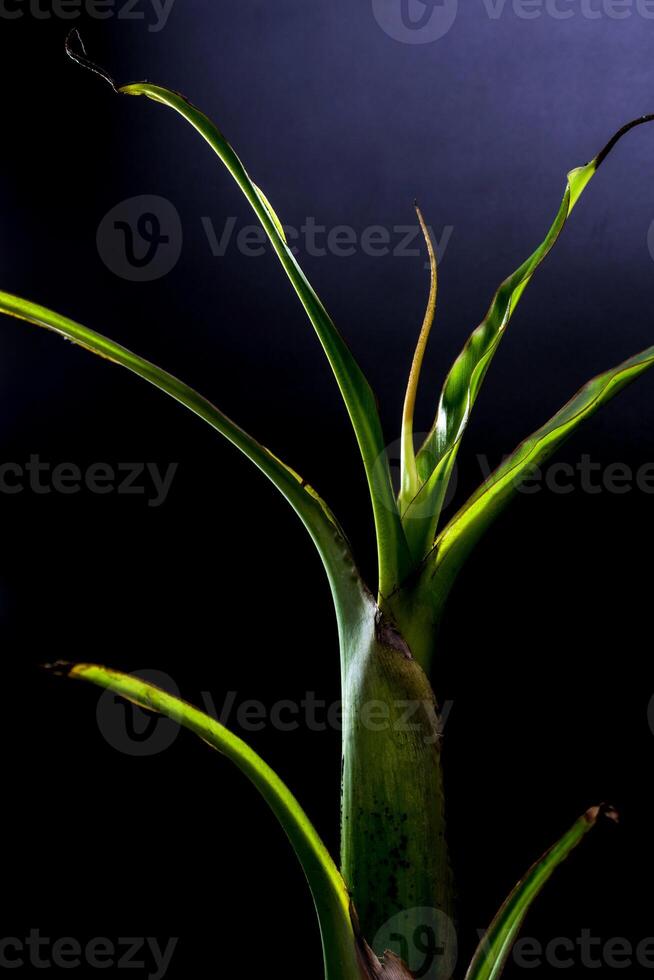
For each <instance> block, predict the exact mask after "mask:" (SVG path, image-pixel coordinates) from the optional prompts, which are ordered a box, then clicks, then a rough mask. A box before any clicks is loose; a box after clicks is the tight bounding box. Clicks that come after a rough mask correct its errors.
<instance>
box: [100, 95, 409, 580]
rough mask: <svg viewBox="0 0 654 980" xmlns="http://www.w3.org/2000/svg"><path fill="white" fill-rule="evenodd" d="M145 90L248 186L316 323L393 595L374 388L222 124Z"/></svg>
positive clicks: (388, 503)
mask: <svg viewBox="0 0 654 980" xmlns="http://www.w3.org/2000/svg"><path fill="white" fill-rule="evenodd" d="M119 91H120V92H122V93H124V94H126V95H145V96H147V97H148V98H150V99H153V100H154V101H155V102H160V103H162V104H163V105H166V106H168V107H169V108H171V109H174V110H175V111H176V112H178V113H179V114H180V115H181V116H182V117H183V118H184V119H185V120H186V121H187V122H188V123H190V124H191V126H193V128H194V129H196V130H197V131H198V133H200V135H201V136H202V137H203V138H204V139H205V140H206V142H207V143H208V144H209V146H210V147H211V148H212V150H213V151H214V152H215V153H216V155H217V156H218V157H219V159H220V160H221V161H222V162H223V163H224V165H225V166H226V167H227V169H228V171H229V172H230V174H231V175H232V177H233V178H234V180H235V181H236V183H237V184H238V186H239V187H240V189H241V190H242V191H243V194H244V195H245V197H246V198H247V200H248V201H249V203H250V205H251V206H252V208H253V210H254V212H255V214H256V215H257V217H258V219H259V221H260V222H261V224H262V226H263V228H264V230H265V232H266V234H267V235H268V238H269V239H270V241H271V243H272V246H273V248H274V250H275V252H276V254H277V256H278V258H279V260H280V262H281V264H282V266H283V268H284V270H285V272H286V274H287V276H288V278H289V279H290V281H291V283H292V284H293V287H294V289H295V291H296V293H297V295H298V296H299V298H300V300H301V302H302V305H303V306H304V308H305V310H306V312H307V315H308V317H309V319H310V321H311V323H312V324H313V327H314V329H315V331H316V334H317V335H318V338H319V340H320V342H321V344H322V346H323V349H324V351H325V354H326V355H327V358H328V360H329V363H330V365H331V368H332V370H333V372H334V375H335V377H336V381H337V382H338V386H339V388H340V390H341V394H342V396H343V400H344V402H345V405H346V407H347V410H348V413H349V416H350V419H351V422H352V426H353V428H354V432H355V434H356V437H357V441H358V443H359V449H360V452H361V456H362V459H363V464H364V467H365V471H366V476H367V479H368V485H369V489H370V496H371V500H372V507H373V512H374V517H375V526H376V532H377V549H378V561H379V590H380V592H381V594H382V595H387V594H389V593H390V592H391V591H392V589H393V588H394V587H395V586H396V585H397V584H398V583H399V582H400V581H402V579H403V578H404V577H405V576H406V574H407V573H408V570H409V551H408V547H407V543H406V540H405V537H404V532H403V530H402V524H401V521H400V516H399V511H398V508H397V503H396V501H395V496H394V493H393V487H392V482H391V477H390V468H389V465H388V456H387V452H386V448H385V441H384V435H383V432H382V428H381V422H380V420H379V413H378V411H377V403H376V400H375V396H374V394H373V392H372V389H371V387H370V385H369V383H368V381H367V379H366V377H365V375H364V374H363V372H362V370H361V368H360V367H359V365H358V364H357V362H356V360H355V359H354V357H353V356H352V353H351V352H350V350H349V348H348V347H347V345H346V343H345V341H344V340H343V338H342V337H341V335H340V333H339V332H338V330H337V329H336V327H335V325H334V323H333V321H332V319H331V317H330V316H329V314H328V313H327V311H326V309H325V307H324V306H323V304H322V302H321V300H320V299H319V297H318V296H317V294H316V292H315V290H314V289H313V287H312V286H311V284H310V283H309V281H308V279H307V278H306V276H305V274H304V272H303V271H302V269H301V268H300V266H299V264H298V262H297V259H296V258H295V256H294V254H293V252H292V251H291V249H290V248H289V246H288V244H287V242H286V241H285V238H284V233H283V230H282V225H281V221H280V219H279V218H278V216H277V215H276V214H275V212H274V211H273V209H272V206H271V205H270V202H269V201H268V199H267V198H266V197H265V196H264V194H263V192H262V191H261V190H260V189H259V188H258V187H257V186H256V185H255V184H254V183H253V181H252V179H251V178H250V176H249V174H248V173H247V171H246V169H245V167H244V166H243V163H242V162H241V160H240V159H239V157H238V156H237V154H236V153H235V151H234V149H233V148H232V147H231V146H230V144H229V143H228V142H227V140H226V139H225V137H224V136H223V134H222V133H221V132H220V130H219V129H218V128H217V126H216V125H215V124H214V123H213V122H212V121H211V120H210V119H209V118H208V117H207V116H206V115H205V114H204V113H203V112H201V111H200V110H199V109H197V108H196V107H195V106H193V105H191V103H190V102H189V101H188V100H187V99H185V98H184V97H183V96H181V95H179V94H178V93H176V92H171V91H169V90H168V89H166V88H162V87H161V86H159V85H150V84H148V83H146V82H139V83H136V84H132V85H125V86H123V87H122V88H120V89H119Z"/></svg>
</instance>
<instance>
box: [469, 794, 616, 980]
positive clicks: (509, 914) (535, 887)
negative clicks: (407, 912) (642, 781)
mask: <svg viewBox="0 0 654 980" xmlns="http://www.w3.org/2000/svg"><path fill="white" fill-rule="evenodd" d="M602 816H603V817H608V818H609V819H611V820H617V814H616V812H615V810H613V809H612V807H607V806H595V807H592V808H591V809H590V810H588V811H587V812H586V813H585V814H584V815H583V816H582V817H580V818H579V819H578V820H577V821H575V823H574V824H573V825H572V827H571V828H570V830H569V831H568V832H567V833H566V834H564V835H563V837H562V838H561V839H560V840H559V841H557V842H556V844H554V845H553V846H552V847H551V848H550V849H549V850H548V851H546V852H545V854H543V856H542V857H541V858H540V859H539V860H538V861H537V862H536V863H535V864H533V865H532V866H531V868H530V869H529V871H528V872H527V874H526V875H525V876H524V878H522V879H521V880H520V881H519V882H518V884H517V885H516V886H515V888H514V889H513V891H512V892H511V894H510V895H509V897H508V898H507V899H506V901H505V902H504V904H503V905H502V907H501V909H500V910H499V912H498V913H497V915H496V916H495V918H494V919H493V921H492V922H491V924H490V927H489V929H488V932H487V933H486V935H485V936H484V938H483V939H482V941H481V942H480V944H479V946H478V947H477V951H476V952H475V955H474V957H473V959H472V962H471V964H470V967H469V968H468V972H467V973H466V980H497V978H498V977H499V976H500V974H501V973H502V970H503V969H504V966H505V964H506V960H507V957H508V955H509V953H510V952H511V948H512V946H513V943H514V942H515V940H516V938H517V935H518V932H519V931H520V929H521V927H522V923H523V922H524V920H525V917H526V915H527V912H528V911H529V909H530V908H531V905H532V903H533V901H534V899H535V898H536V897H537V896H538V895H539V893H540V892H541V891H542V889H543V887H544V885H545V884H546V883H547V882H548V880H549V879H550V878H551V876H552V874H553V873H554V871H556V869H557V868H558V867H559V865H560V864H562V863H563V861H565V859H566V858H567V857H568V855H569V854H570V852H571V851H573V850H574V849H575V847H577V845H578V844H580V843H581V841H582V840H583V839H584V837H585V836H586V834H587V833H588V831H589V830H591V829H592V828H593V827H594V826H595V824H596V823H597V821H598V819H599V818H600V817H602Z"/></svg>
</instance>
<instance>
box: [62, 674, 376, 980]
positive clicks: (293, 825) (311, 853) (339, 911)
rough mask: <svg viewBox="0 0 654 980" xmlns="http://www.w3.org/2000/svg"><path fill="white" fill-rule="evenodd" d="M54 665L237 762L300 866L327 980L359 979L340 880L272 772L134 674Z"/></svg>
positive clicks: (213, 724)
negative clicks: (308, 890) (316, 922)
mask: <svg viewBox="0 0 654 980" xmlns="http://www.w3.org/2000/svg"><path fill="white" fill-rule="evenodd" d="M54 669H55V670H58V671H60V672H62V673H66V674H67V675H68V676H69V677H71V678H74V679H76V680H84V681H88V682H90V683H92V684H96V685H97V686H99V687H102V688H105V689H106V690H110V691H114V692H115V693H116V694H119V695H121V696H122V697H124V698H127V699H128V700H129V701H132V702H133V703H134V704H137V705H139V706H140V707H142V708H145V709H147V710H149V711H156V712H158V713H160V714H162V715H165V716H166V717H167V718H170V719H172V720H173V721H175V722H177V723H178V724H179V725H181V726H183V727H184V728H188V729H189V730H190V731H192V732H195V734H196V735H199V736H200V738H202V739H204V741H205V742H207V743H208V744H209V745H210V746H211V747H212V748H214V749H216V750H217V751H218V752H220V753H221V754H222V755H224V756H226V757H227V758H228V759H230V760H231V761H232V762H233V763H234V764H235V765H236V766H238V768H239V769H240V770H241V772H242V773H244V775H245V776H247V778H248V779H249V780H250V782H251V783H252V785H253V786H254V787H255V789H257V790H258V791H259V793H260V794H261V795H262V796H263V798H264V800H265V801H266V803H267V804H268V806H269V807H270V808H271V810H272V811H273V813H274V814H275V816H276V817H277V819H278V821H279V823H280V824H281V826H282V827H283V829H284V831H285V832H286V834H287V836H288V838H289V840H290V842H291V844H292V846H293V849H294V850H295V853H296V855H297V857H298V860H299V862H300V864H301V865H302V869H303V870H304V873H305V875H306V878H307V881H308V882H309V886H310V888H311V892H312V894H313V899H314V902H315V906H316V911H317V914H318V919H319V922H320V930H321V934H322V941H323V955H324V962H325V976H326V977H327V980H361V977H362V969H361V962H360V959H359V955H358V952H357V948H358V940H357V937H356V935H355V932H354V927H353V923H352V920H351V916H350V896H349V894H348V891H347V888H346V887H345V882H344V881H343V879H342V877H341V875H340V873H339V871H338V869H337V867H336V865H335V864H334V861H333V860H332V858H331V856H330V855H329V852H328V851H327V848H326V847H325V845H324V844H323V842H322V840H321V838H320V837H319V836H318V834H317V832H316V830H315V828H314V827H313V825H312V823H311V821H310V820H309V818H308V817H307V815H306V813H305V812H304V810H303V809H302V807H301V806H300V804H299V803H298V801H297V800H296V799H295V797H294V796H293V794H292V793H291V792H290V790H289V789H288V787H287V786H286V785H285V784H284V783H283V782H282V780H281V779H280V778H279V776H278V775H277V773H276V772H274V770H272V769H271V768H270V766H268V765H267V764H266V763H265V762H264V761H263V759H262V758H261V757H260V756H259V755H257V753H256V752H254V751H253V750H252V749H251V748H250V747H249V746H248V745H247V744H246V743H245V742H244V741H243V740H242V739H240V738H239V737H238V736H237V735H234V734H233V733H232V732H230V731H229V730H228V729H226V728H225V727H224V726H223V725H221V724H220V723H219V722H218V721H215V720H214V719H213V718H211V717H210V716H209V715H207V714H205V713H204V712H202V711H200V710H199V709H198V708H194V707H193V706H192V705H190V704H187V703H186V702H184V701H182V700H180V699H179V698H176V697H173V696H172V695H171V694H168V693H167V692H166V691H163V690H162V689H161V688H158V687H156V686H155V685H154V684H150V683H148V682H147V681H144V680H142V679H141V678H139V677H136V676H134V675H132V674H123V673H120V672H118V671H115V670H109V669H108V668H107V667H101V666H98V665H97V664H75V665H72V664H57V665H54ZM271 898H272V893H271ZM290 915H291V913H290V912H289V916H290ZM293 936H294V927H293V923H292V921H291V922H290V923H289V930H288V936H287V937H286V946H285V947H283V948H281V949H280V950H278V951H277V956H278V959H277V962H276V965H277V968H278V969H279V967H280V966H281V965H282V964H283V963H284V962H287V963H288V962H289V961H291V960H292V957H293V955H294V945H293ZM273 972H276V971H273V970H271V974H272V973H273ZM282 972H283V971H282ZM262 973H266V971H265V970H263V971H262Z"/></svg>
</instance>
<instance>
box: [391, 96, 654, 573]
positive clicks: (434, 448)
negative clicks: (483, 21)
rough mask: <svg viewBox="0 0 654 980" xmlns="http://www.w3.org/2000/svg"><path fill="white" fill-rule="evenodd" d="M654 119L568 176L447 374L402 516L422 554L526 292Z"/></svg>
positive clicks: (624, 129)
mask: <svg viewBox="0 0 654 980" xmlns="http://www.w3.org/2000/svg"><path fill="white" fill-rule="evenodd" d="M652 120H654V115H649V116H642V117H641V118H639V119H635V120H633V121H632V122H630V123H628V124H627V125H626V126H623V127H622V129H621V130H619V132H617V133H616V134H615V135H614V136H613V137H612V139H611V140H610V141H609V142H608V143H607V145H606V146H605V147H604V149H603V150H602V151H601V152H600V153H599V154H598V155H597V156H596V157H595V158H594V159H593V160H591V162H590V163H588V164H586V166H584V167H578V168H577V169H576V170H572V171H571V172H570V173H569V174H568V180H567V185H566V188H565V193H564V195H563V201H562V203H561V206H560V208H559V211H558V213H557V215H556V218H555V219H554V222H553V224H552V227H551V228H550V230H549V231H548V233H547V235H546V237H545V239H544V241H543V242H542V244H541V245H539V247H538V248H537V249H536V251H535V252H534V253H533V254H532V255H531V256H530V257H529V258H528V259H527V261H526V262H524V263H523V264H522V265H521V266H520V268H519V269H517V270H516V272H514V273H513V274H512V275H511V276H509V277H508V278H507V279H505V280H504V282H503V283H502V284H501V286H500V287H499V289H498V290H497V292H496V294H495V296H494V298H493V301H492V303H491V306H490V309H489V311H488V313H487V314H486V316H485V317H484V319H483V320H482V322H481V324H480V325H479V326H478V327H477V329H476V330H474V331H473V333H472V334H471V336H470V337H469V339H468V341H467V343H466V344H465V346H464V348H463V350H462V351H461V353H460V355H459V357H458V358H457V360H456V361H455V363H454V365H453V367H452V369H451V371H450V373H449V374H448V376H447V378H446V380H445V384H444V386H443V390H442V393H441V398H440V403H439V407H438V412H437V415H436V420H435V422H434V425H433V427H432V429H431V432H430V433H429V435H428V436H427V438H426V440H425V442H424V443H423V446H422V447H421V449H420V451H419V453H418V455H417V461H416V462H417V468H418V474H419V477H420V480H421V481H422V486H421V488H420V490H419V491H418V492H417V494H416V496H415V497H414V499H413V501H412V502H411V503H410V505H409V506H408V507H407V508H406V510H405V512H404V515H403V523H404V526H405V528H408V527H409V526H410V525H411V524H412V523H413V524H414V525H415V526H414V527H413V528H412V530H411V532H409V531H408V530H407V534H410V538H411V539H412V540H417V541H418V542H420V544H421V546H422V549H423V555H424V554H425V553H426V552H427V551H428V550H429V548H430V547H431V542H432V541H433V539H434V535H435V533H436V528H437V526H438V520H439V516H440V512H441V508H442V506H443V500H444V498H445V493H446V491H447V486H448V483H449V480H450V476H451V474H452V469H453V467H454V462H455V459H456V454H457V452H458V449H459V445H460V442H461V438H462V436H463V433H464V432H465V429H466V426H467V424H468V420H469V418H470V413H471V411H472V407H473V405H474V403H475V400H476V398H477V395H478V394H479V391H480V389H481V386H482V382H483V380H484V377H485V375H486V371H487V370H488V367H489V364H490V362H491V360H492V358H493V355H494V354H495V351H496V350H497V348H498V346H499V343H500V340H501V339H502V336H503V335H504V332H505V330H506V327H507V326H508V324H509V322H510V320H511V316H512V315H513V312H514V310H515V308H516V306H517V305H518V302H519V300H520V298H521V296H522V294H523V292H524V291H525V289H526V288H527V286H528V285H529V282H530V281H531V278H532V277H533V275H534V273H535V272H536V270H537V269H538V267H539V266H540V265H541V263H542V262H543V259H544V258H545V257H546V255H547V254H548V253H549V252H550V250H551V249H552V247H553V246H554V244H555V242H556V240H557V239H558V237H559V235H560V234H561V231H562V229H563V226H564V225H565V223H566V221H567V220H568V217H569V216H570V214H571V212H572V209H573V208H574V206H575V204H576V203H577V201H578V200H579V197H580V196H581V194H582V192H583V190H584V188H585V187H586V186H587V184H588V182H589V181H590V180H591V178H592V177H593V175H594V174H595V173H596V172H597V170H598V168H599V167H600V165H601V164H602V162H603V161H604V160H605V159H606V157H607V156H608V154H609V153H610V151H611V150H612V149H613V147H614V146H615V145H616V143H617V142H618V141H619V140H620V139H621V138H622V137H623V136H624V135H625V134H626V133H628V132H629V131H630V130H631V129H633V128H634V127H636V126H640V125H642V124H643V123H646V122H651V121H652ZM414 547H415V546H414Z"/></svg>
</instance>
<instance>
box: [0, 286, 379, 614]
mask: <svg viewBox="0 0 654 980" xmlns="http://www.w3.org/2000/svg"><path fill="white" fill-rule="evenodd" d="M0 313H6V314H8V315H10V316H13V317H17V318H18V319H21V320H25V321H27V322H28V323H33V324H35V325H36V326H40V327H45V328H46V329H47V330H52V331H54V332H55V333H58V334H60V335H61V336H62V337H65V338H67V339H68V340H72V341H74V342H75V343H76V344H79V345H80V346H81V347H85V348H86V349H87V350H90V351H91V352H92V353H94V354H98V355H100V356H101V357H104V358H106V359H108V360H110V361H113V362H114V363H115V364H120V365H121V366H122V367H125V368H128V369H129V370H130V371H133V372H134V374H137V375H138V376H139V377H141V378H144V379H145V380H146V381H149V382H150V383H151V384H153V385H154V386H155V387H157V388H159V389H160V390H161V391H164V392H165V393H166V394H167V395H170V397H171V398H174V399H175V400H176V401H178V402H180V403H181V404H182V405H184V406H185V407H186V408H188V409H190V411H192V412H194V413H195V414H196V415H198V416H199V417H200V418H201V419H203V420H204V421H205V422H208V423H209V425H211V426H212V427H213V428H214V429H215V430H216V431H217V432H219V433H220V434H221V435H222V436H224V437H225V438H226V439H228V440H229V442H231V443H232V444H233V445H235V446H236V447H237V448H238V449H240V450H241V452H242V453H244V454H245V456H247V457H248V459H250V460H251V461H252V462H253V463H254V464H255V466H257V467H258V468H259V469H260V470H261V471H262V472H263V473H265V475H266V476H267V477H268V479H269V480H271V482H272V483H273V484H274V485H275V486H276V487H277V489H278V490H279V491H280V492H281V493H282V494H283V495H284V497H285V498H286V499H287V500H288V502H289V503H290V504H291V506H292V507H293V509H294V510H295V511H296V513H297V514H298V516H299V517H300V518H301V520H302V521H303V523H304V525H305V527H306V528H307V530H308V531H309V534H310V535H311V537H312V539H313V541H314V544H315V545H316V548H317V550H318V552H319V554H320V556H321V558H322V561H323V564H324V566H325V569H326V571H327V575H328V577H329V581H330V585H331V588H332V594H333V596H334V603H335V606H336V612H337V616H338V619H339V627H340V629H341V632H343V631H346V632H347V631H356V629H357V628H358V624H359V621H360V619H361V618H362V617H364V616H365V612H366V610H367V606H368V602H369V599H368V595H367V592H366V590H365V589H364V587H363V585H362V583H361V580H360V578H359V576H358V573H357V570H356V568H355V565H354V560H353V558H352V554H351V552H350V548H349V545H348V542H347V540H346V538H345V535H344V534H343V532H342V530H341V528H340V527H339V525H338V522H337V521H336V519H335V517H334V516H333V514H332V512H331V510H330V509H329V508H328V507H327V505H326V504H325V502H324V501H323V500H322V499H321V498H320V497H319V496H318V494H317V493H316V491H315V490H313V489H312V487H310V486H309V485H308V484H307V483H305V481H304V480H302V478H301V477H300V476H298V474H297V473H295V472H294V471H293V470H292V469H291V468H290V467H289V466H287V465H286V464H285V463H283V462H282V461H281V460H280V459H278V458H277V457H276V456H274V455H273V454H272V453H271V452H270V451H269V450H268V449H266V448H265V446H262V445H261V444H260V443H258V442H257V441H256V440H255V439H253V438H252V436H250V435H248V433H247V432H245V431H244V430H243V429H241V428H240V426H238V425H236V423H235V422H232V420H231V419H230V418H228V417H227V416H226V415H223V413H222V412H221V411H219V409H217V408H216V406H215V405H213V404H212V403H211V402H210V401H208V400H207V399H206V398H204V397H203V396H202V395H200V394H198V392H197V391H194V390H193V389H192V388H189V387H188V385H185V384H184V383H183V382H181V381H180V380H179V379H178V378H175V377H174V376H173V375H172V374H168V372H167V371H163V370H162V369H161V368H159V367H157V366H156V365H155V364H152V363H151V362H150V361H146V360H145V359H144V358H142V357H138V356H137V355H136V354H133V353H132V352H131V351H129V350H127V349H126V348H125V347H121V345H120V344H116V343H114V342H113V341H112V340H109V339H108V338H107V337H103V336H102V335H101V334H99V333H96V332H95V331H94V330H90V329H89V328H88V327H84V326H82V325H81V324H79V323H75V321H74V320H69V319H68V318H67V317H64V316H61V315H60V314H58V313H54V312H53V311H52V310H48V309H46V308H45V307H44V306H39V305H38V304H37V303H31V302H29V300H25V299H21V298H19V297H18V296H12V295H10V294H9V293H4V292H0ZM261 563H262V566H263V568H264V573H263V574H264V575H268V574H270V573H271V572H272V570H274V567H275V556H274V554H267V553H266V552H265V546H264V549H263V554H262V558H261Z"/></svg>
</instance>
